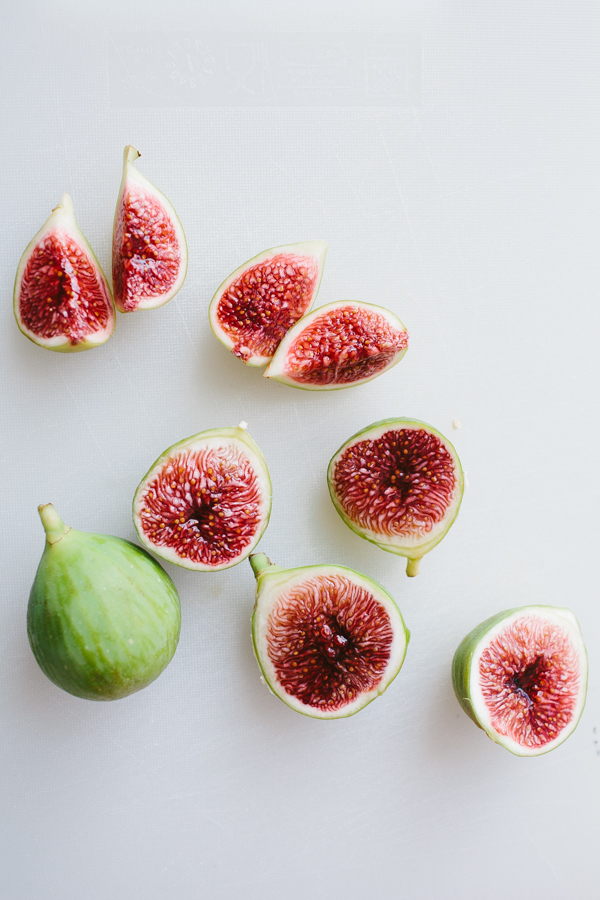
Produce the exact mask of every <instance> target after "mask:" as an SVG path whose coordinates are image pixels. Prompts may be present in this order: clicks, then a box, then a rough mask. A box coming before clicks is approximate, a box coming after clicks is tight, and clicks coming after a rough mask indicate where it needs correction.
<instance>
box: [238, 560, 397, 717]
mask: <svg viewBox="0 0 600 900" xmlns="http://www.w3.org/2000/svg"><path fill="white" fill-rule="evenodd" d="M250 563H251V565H252V569H253V571H254V574H255V575H256V581H257V586H256V603H255V605H254V613H253V615H252V640H253V643H254V652H255V654H256V658H257V660H258V664H259V666H260V668H261V670H262V673H263V677H264V680H265V681H266V683H267V685H268V686H269V687H270V689H271V690H272V691H273V693H274V694H275V695H276V696H277V697H279V698H280V700H283V702H284V703H286V704H287V706H289V707H290V708H291V709H293V710H295V711H296V712H299V713H303V714H304V715H305V716H312V717H314V718H316V719H338V718H341V717H344V716H351V715H353V714H354V713H356V712H358V711H359V710H360V709H362V708H363V707H364V706H366V705H367V703H370V702H371V701H372V700H374V699H375V698H376V697H378V696H379V695H380V694H382V693H383V692H384V691H385V689H386V688H387V687H388V685H389V684H390V682H391V681H393V679H394V678H395V677H396V675H397V674H398V672H399V671H400V669H401V667H402V663H403V662H404V657H405V655H406V648H407V646H408V641H409V638H410V632H409V631H408V629H407V627H406V625H405V624H404V620H403V618H402V615H401V613H400V610H399V609H398V607H397V606H396V604H395V602H394V600H393V599H392V597H391V596H390V595H389V594H388V592H387V591H386V590H384V588H382V587H381V585H380V584H377V582H376V581H372V580H371V579H370V578H367V576H366V575H361V574H360V573H359V572H354V571H353V570H352V569H347V568H345V567H344V566H326V565H318V566H305V567H302V568H297V569H282V568H281V566H274V565H271V562H270V560H269V559H268V558H267V557H266V556H265V555H264V553H255V554H253V555H252V556H251V557H250Z"/></svg>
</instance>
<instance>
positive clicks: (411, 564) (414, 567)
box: [406, 557, 421, 578]
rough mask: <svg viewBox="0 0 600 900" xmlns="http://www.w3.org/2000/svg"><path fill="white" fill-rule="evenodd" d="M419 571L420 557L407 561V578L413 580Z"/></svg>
mask: <svg viewBox="0 0 600 900" xmlns="http://www.w3.org/2000/svg"><path fill="white" fill-rule="evenodd" d="M420 570H421V557H419V559H407V561H406V574H407V575H408V577H409V578H414V577H415V575H418V574H419V572H420Z"/></svg>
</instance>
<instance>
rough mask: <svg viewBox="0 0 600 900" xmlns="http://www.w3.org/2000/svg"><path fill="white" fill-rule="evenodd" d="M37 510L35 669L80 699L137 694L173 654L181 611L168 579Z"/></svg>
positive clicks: (121, 548)
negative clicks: (42, 534) (40, 543)
mask: <svg viewBox="0 0 600 900" xmlns="http://www.w3.org/2000/svg"><path fill="white" fill-rule="evenodd" d="M39 512H40V517H41V518H42V522H43V524H44V528H45V530H46V535H47V539H46V545H45V547H44V552H43V554H42V558H41V560H40V564H39V566H38V570H37V573H36V576H35V580H34V582H33V586H32V588H31V594H30V597H29V605H28V608H27V634H28V637H29V643H30V645H31V649H32V651H33V654H34V656H35V658H36V660H37V662H38V664H39V666H40V668H41V669H42V671H43V672H44V674H45V675H46V676H47V677H48V678H49V679H50V681H52V682H54V684H55V685H57V686H58V687H59V688H62V689H63V690H64V691H67V692H68V693H70V694H73V695H74V696H76V697H81V698H83V699H85V700H118V699H120V698H122V697H127V696H128V695H129V694H133V693H134V692H135V691H139V690H141V689H142V688H144V687H146V686H147V685H149V684H150V683H151V682H152V681H154V680H155V679H156V678H158V676H159V675H160V674H161V672H162V671H163V670H164V669H165V667H166V666H167V665H168V664H169V662H170V661H171V659H172V657H173V655H174V653H175V650H176V649H177V643H178V641H179V632H180V628H181V607H180V603H179V596H178V593H177V589H176V587H175V585H174V584H173V582H172V580H171V578H170V577H169V576H168V575H167V573H166V572H165V571H164V569H163V568H162V567H161V566H160V565H159V563H158V562H156V560H155V559H153V558H152V557H151V556H150V554H149V553H147V552H146V551H145V550H142V549H141V547H137V546H136V545H135V544H132V543H130V542H129V541H126V540H123V539H121V538H117V537H112V536H110V535H104V534H89V533H87V532H83V531H76V530H75V529H74V528H68V527H67V526H65V525H64V523H63V522H62V520H61V519H60V517H59V516H58V514H57V513H56V511H55V510H54V507H53V506H52V504H46V505H45V506H41V507H39Z"/></svg>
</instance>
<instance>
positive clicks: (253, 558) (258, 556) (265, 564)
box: [250, 553, 271, 578]
mask: <svg viewBox="0 0 600 900" xmlns="http://www.w3.org/2000/svg"><path fill="white" fill-rule="evenodd" d="M250 565H251V566H252V571H253V572H254V575H255V577H256V578H258V576H259V575H260V574H261V573H262V572H264V571H265V569H268V568H269V566H270V565H271V560H270V559H269V557H268V556H266V555H265V554H264V553H251V554H250Z"/></svg>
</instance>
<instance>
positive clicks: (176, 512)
mask: <svg viewBox="0 0 600 900" xmlns="http://www.w3.org/2000/svg"><path fill="white" fill-rule="evenodd" d="M243 425H244V426H245V423H243ZM270 513H271V480H270V478H269V472H268V469H267V464H266V462H265V460H264V458H263V455H262V453H261V452H260V450H259V449H258V447H257V445H256V444H255V443H254V441H253V440H252V438H251V437H250V435H249V434H247V433H246V431H245V427H242V426H239V427H238V428H213V429H210V430H209V431H203V432H201V433H200V434H195V435H193V437H190V438H187V439H186V440H184V441H180V442H179V443H178V444H174V445H173V446H172V447H169V449H168V450H165V452H164V453H163V454H162V456H160V457H159V458H158V459H157V460H156V462H155V463H154V464H153V465H152V467H151V468H150V470H149V471H148V472H147V473H146V475H144V477H143V479H142V481H141V483H140V485H139V487H138V489H137V491H136V494H135V497H134V500H133V521H134V524H135V527H136V529H137V532H138V534H139V536H140V540H141V541H142V543H143V544H144V546H146V547H148V549H149V550H152V552H153V553H156V554H157V556H160V557H161V558H162V559H165V560H167V561H168V562H171V563H175V565H178V566H183V567H184V568H186V569H194V570H196V571H199V572H214V571H217V570H218V569H228V568H229V567H230V566H235V565H237V564H238V563H239V562H241V561H242V560H243V559H246V557H247V556H248V555H249V554H250V553H251V552H252V550H253V549H254V547H255V546H256V544H257V543H258V542H259V540H260V538H261V537H262V534H263V532H264V530H265V528H266V527H267V523H268V521H269V515H270Z"/></svg>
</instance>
